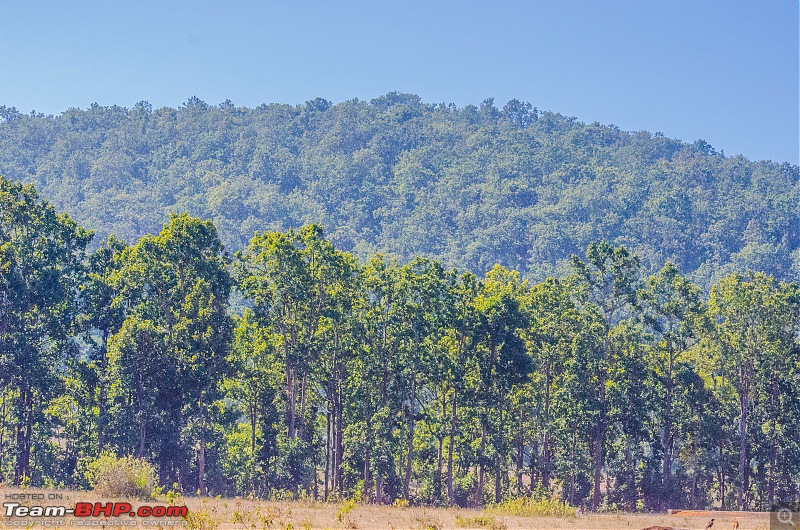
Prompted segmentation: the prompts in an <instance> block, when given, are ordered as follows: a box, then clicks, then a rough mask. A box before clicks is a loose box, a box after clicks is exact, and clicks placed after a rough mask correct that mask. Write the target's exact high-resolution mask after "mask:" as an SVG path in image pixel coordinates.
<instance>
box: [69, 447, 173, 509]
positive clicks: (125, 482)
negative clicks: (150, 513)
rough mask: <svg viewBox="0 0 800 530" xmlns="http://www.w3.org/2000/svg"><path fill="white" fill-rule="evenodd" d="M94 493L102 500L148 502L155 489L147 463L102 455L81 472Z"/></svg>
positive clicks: (156, 483) (137, 459)
mask: <svg viewBox="0 0 800 530" xmlns="http://www.w3.org/2000/svg"><path fill="white" fill-rule="evenodd" d="M84 476H85V477H86V480H88V481H89V485H90V486H91V487H92V489H93V490H94V491H96V492H97V493H99V494H100V495H102V496H104V497H129V498H138V499H148V498H150V497H152V496H153V494H154V493H155V491H156V488H157V487H158V477H157V475H156V470H155V467H153V465H152V464H151V463H149V462H148V461H147V460H144V459H142V458H134V457H132V456H125V457H122V458H119V457H117V456H115V455H113V454H110V453H103V454H102V455H100V456H99V457H98V458H97V459H96V460H94V461H92V462H89V463H88V465H87V466H86V470H85V471H84Z"/></svg>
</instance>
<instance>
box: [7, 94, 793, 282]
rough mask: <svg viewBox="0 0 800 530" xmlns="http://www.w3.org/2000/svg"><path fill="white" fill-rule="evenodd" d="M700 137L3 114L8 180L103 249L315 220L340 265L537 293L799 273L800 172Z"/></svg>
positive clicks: (592, 127)
mask: <svg viewBox="0 0 800 530" xmlns="http://www.w3.org/2000/svg"><path fill="white" fill-rule="evenodd" d="M782 162H783V161H751V160H747V159H746V158H744V157H742V156H726V155H725V154H724V153H722V152H719V151H717V150H715V149H714V148H713V147H712V146H711V145H709V144H708V143H707V142H704V141H702V140H697V141H695V142H689V143H686V142H682V141H680V140H677V139H673V138H668V137H665V136H664V135H663V134H661V133H658V132H647V131H636V132H632V131H624V130H620V128H619V127H615V126H614V125H602V124H600V123H583V122H581V121H579V120H578V119H576V118H574V117H569V116H564V115H561V114H558V113H556V112H551V111H546V110H541V109H537V108H536V107H535V106H533V105H532V104H531V103H527V102H522V101H519V100H511V101H508V102H507V103H505V104H499V105H498V104H495V102H494V100H492V99H487V100H485V101H483V102H482V103H480V104H477V105H466V106H463V107H457V106H456V105H452V104H450V105H446V104H439V103H426V102H424V101H423V100H422V99H421V98H420V97H419V96H416V95H414V94H398V93H396V92H393V93H389V94H386V95H384V96H381V97H377V98H374V99H372V100H369V101H363V100H357V99H354V100H350V101H344V102H341V103H338V104H332V103H331V102H329V101H326V100H324V99H315V100H312V101H308V102H306V103H305V104H301V105H282V104H268V105H267V104H265V105H259V106H258V107H255V108H248V107H241V106H235V105H234V104H232V103H231V102H230V101H226V102H223V103H221V104H219V105H210V104H208V103H206V102H204V101H201V100H200V99H198V98H196V97H193V98H190V99H189V100H187V101H186V103H185V104H183V105H181V106H179V107H178V108H170V107H163V108H154V107H152V106H151V105H150V104H148V103H147V102H140V103H138V104H136V105H134V106H133V107H132V108H124V107H120V106H116V105H114V106H107V107H106V106H101V105H96V104H95V105H92V106H90V107H89V108H86V109H77V108H71V109H67V110H65V111H64V112H63V113H61V114H59V115H56V116H45V115H42V114H37V113H35V112H34V113H21V112H18V111H17V109H14V108H8V107H3V106H0V173H3V174H5V175H7V176H8V177H10V178H12V179H15V180H20V181H23V182H25V183H31V184H34V185H35V186H36V187H37V189H38V190H39V192H40V193H41V194H42V196H43V197H44V198H46V199H47V200H48V201H50V202H51V203H52V204H53V205H54V206H55V207H56V208H57V209H58V210H60V211H67V212H70V214H71V215H72V217H73V218H74V219H75V220H76V221H77V222H78V223H80V224H81V225H82V226H86V227H89V228H92V229H93V230H95V231H96V233H97V236H98V239H104V238H106V237H108V236H109V235H112V234H113V235H115V236H117V237H119V238H122V239H124V240H126V241H137V240H138V239H139V238H140V237H142V236H143V235H145V234H154V233H157V232H158V231H159V230H161V225H162V224H163V222H164V220H165V219H167V218H168V217H169V214H170V213H180V212H184V211H186V212H189V213H191V214H192V215H196V216H198V217H200V218H202V219H211V220H212V221H213V222H214V224H215V226H216V227H217V229H218V231H219V234H220V238H221V239H222V241H223V242H224V243H225V244H226V247H227V248H229V249H230V250H231V251H235V250H241V249H243V248H244V247H246V246H247V245H248V243H249V241H250V238H251V237H252V236H253V232H254V231H255V230H274V231H286V230H287V229H288V228H290V227H298V226H303V225H307V224H322V225H323V226H325V227H326V235H327V237H328V238H329V239H330V240H331V242H333V243H334V245H336V247H337V248H339V249H341V250H346V251H348V252H352V253H353V254H354V255H355V256H356V257H357V258H358V259H359V260H360V261H362V262H366V261H368V260H369V258H370V257H371V256H372V255H373V254H375V253H376V252H384V253H389V254H392V255H395V256H397V257H398V259H399V260H400V261H401V262H403V263H406V262H410V261H411V260H412V259H414V258H415V257H417V256H425V257H429V258H435V259H438V260H440V261H441V262H442V264H443V265H445V266H446V267H448V268H451V267H457V268H459V269H462V270H471V271H475V272H476V273H480V274H483V273H485V272H486V271H488V270H489V269H490V268H491V267H492V265H493V264H494V263H502V264H504V265H506V266H507V267H510V268H513V269H515V270H518V271H519V272H520V273H521V274H523V275H525V277H526V278H530V279H532V280H536V281H541V280H544V279H545V278H547V277H548V276H558V277H560V276H565V275H567V274H569V273H570V272H571V265H570V257H571V256H572V255H573V254H578V255H581V254H583V252H584V251H585V249H586V247H588V245H589V244H590V243H592V242H597V241H602V240H606V241H612V242H614V243H616V244H622V245H624V246H625V247H626V248H628V249H629V250H630V251H631V252H635V253H636V254H637V255H638V256H639V258H640V260H641V264H642V268H643V270H644V271H645V273H646V274H654V273H656V272H657V271H658V270H659V269H660V268H661V266H662V265H663V264H664V263H665V262H666V261H673V262H674V263H675V264H676V265H677V266H678V267H679V268H680V269H681V271H682V272H683V273H684V274H685V275H686V276H687V277H688V278H689V279H691V280H692V281H693V282H695V283H697V284H698V285H700V286H701V287H702V288H703V290H704V291H707V290H708V289H709V288H710V287H711V285H712V284H714V283H715V282H716V281H717V280H719V279H720V278H722V277H723V276H725V275H726V274H728V273H730V272H736V271H744V270H747V269H748V268H751V269H753V270H759V271H763V272H765V273H767V274H773V275H774V276H775V277H777V278H795V277H797V275H798V274H800V245H799V242H800V230H798V228H800V225H799V224H798V222H797V220H798V219H800V173H799V172H798V167H797V166H796V165H792V164H788V163H782Z"/></svg>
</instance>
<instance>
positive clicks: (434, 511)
mask: <svg viewBox="0 0 800 530" xmlns="http://www.w3.org/2000/svg"><path fill="white" fill-rule="evenodd" d="M21 495H24V496H25V498H24V499H20V497H19V496H21ZM59 495H61V496H62V499H61V500H58V499H57V497H58V496H59ZM0 498H2V499H3V503H9V502H17V503H20V505H25V506H34V505H40V506H57V505H60V504H63V505H65V506H68V507H73V506H74V505H75V503H77V502H103V503H106V502H109V501H126V499H111V498H107V497H99V496H98V495H96V494H94V493H92V492H85V491H68V490H40V489H25V490H22V489H12V488H2V487H0ZM131 502H132V504H133V506H134V507H138V506H141V505H151V506H153V505H168V504H170V503H171V504H174V505H179V506H181V505H186V506H187V507H188V509H189V516H188V517H187V518H186V519H185V520H184V519H177V520H172V521H171V522H170V521H167V520H161V524H160V525H159V526H160V527H161V528H164V527H165V525H166V524H168V523H171V526H170V527H172V528H175V527H178V528H189V529H190V530H228V529H237V530H272V529H275V530H278V529H292V530H300V529H315V530H316V529H320V530H321V529H332V530H345V529H351V530H358V529H364V530H370V529H375V530H378V529H381V530H384V529H385V530H428V529H439V530H445V529H448V530H449V529H460V528H485V529H489V530H502V529H509V530H511V529H523V528H525V529H537V530H558V529H582V530H629V529H643V528H647V527H650V526H663V527H671V528H675V529H687V530H695V529H697V530H703V529H704V528H705V526H706V524H707V523H708V520H709V518H710V517H715V519H716V521H715V524H714V527H713V530H730V529H732V528H733V526H732V525H733V520H734V518H735V519H737V520H738V522H739V530H767V529H768V528H769V518H768V516H766V515H765V514H747V515H745V516H741V515H739V516H735V515H730V514H724V513H718V514H716V515H714V514H712V515H709V514H708V513H702V512H701V513H693V514H691V515H688V516H671V515H666V514H660V515H659V514H656V515H653V514H648V515H641V514H587V515H579V516H576V517H564V518H558V517H520V516H515V515H507V514H495V513H492V512H491V511H483V510H470V509H462V508H423V507H406V508H403V507H395V506H376V505H352V504H342V503H328V504H326V503H321V502H303V501H292V502H271V501H254V500H247V499H221V498H208V499H200V498H197V497H185V498H183V497H180V498H177V499H172V500H170V499H167V498H166V497H162V498H161V499H159V500H158V501H150V502H141V501H131ZM5 513H6V508H5V507H4V508H3V510H2V512H0V515H2V517H0V526H5V527H6V528H26V526H27V527H28V528H31V529H34V528H36V527H37V526H40V527H41V526H42V523H41V522H36V521H37V518H24V517H22V518H19V517H15V518H7V517H5ZM38 520H41V518H38ZM155 522H156V520H155V519H141V518H132V517H131V518H128V517H121V518H117V519H114V518H103V517H100V518H88V519H83V520H80V521H79V520H78V519H77V518H74V517H67V518H65V519H62V520H61V521H60V522H58V521H56V522H54V523H53V524H52V526H51V527H53V528H58V527H67V528H75V527H81V526H84V527H85V526H91V527H93V528H95V529H96V528H101V527H106V528H121V527H124V526H135V527H136V528H145V527H149V528H152V527H153V526H154V525H153V523H155ZM87 523H88V524H87ZM134 523H135V525H134Z"/></svg>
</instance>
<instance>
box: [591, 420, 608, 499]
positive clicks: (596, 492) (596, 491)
mask: <svg viewBox="0 0 800 530" xmlns="http://www.w3.org/2000/svg"><path fill="white" fill-rule="evenodd" d="M605 438H606V427H605V425H602V426H601V427H600V432H598V433H597V437H596V438H595V445H594V488H593V493H592V508H594V509H595V510H597V508H598V507H599V506H600V502H601V501H602V496H603V494H602V492H601V491H600V479H601V477H602V473H603V447H604V446H605Z"/></svg>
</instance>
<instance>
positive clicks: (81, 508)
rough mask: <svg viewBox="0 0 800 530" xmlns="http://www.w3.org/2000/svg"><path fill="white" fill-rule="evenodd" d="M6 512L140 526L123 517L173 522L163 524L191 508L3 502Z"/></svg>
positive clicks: (93, 523)
mask: <svg viewBox="0 0 800 530" xmlns="http://www.w3.org/2000/svg"><path fill="white" fill-rule="evenodd" d="M3 512H4V515H5V517H6V520H7V521H8V520H9V519H13V518H40V519H41V520H42V521H46V520H53V519H56V520H58V519H59V518H64V517H67V516H72V517H75V518H77V520H76V519H73V520H71V521H70V524H73V525H77V526H137V525H136V520H135V519H133V520H130V519H129V521H130V522H123V521H124V518H125V517H129V518H136V517H139V518H155V520H152V519H151V520H149V521H148V520H144V521H142V526H172V525H165V524H164V523H165V522H166V521H165V518H177V517H186V515H187V514H188V513H189V510H188V508H187V507H186V506H137V507H136V508H134V507H133V505H132V504H131V503H129V502H106V503H102V502H78V503H76V504H75V507H74V508H69V507H67V506H63V505H61V506H58V505H56V506H26V505H23V504H21V503H19V502H4V503H3ZM109 518H117V521H116V522H111V521H109V520H108V519H109ZM120 519H122V520H120ZM170 522H172V521H170ZM59 523H60V524H44V523H41V524H42V526H63V525H65V521H64V520H63V519H62V521H59ZM7 525H8V523H7ZM26 526H29V524H26Z"/></svg>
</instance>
